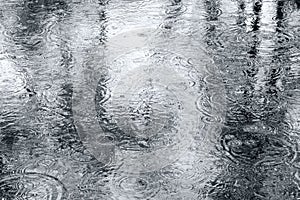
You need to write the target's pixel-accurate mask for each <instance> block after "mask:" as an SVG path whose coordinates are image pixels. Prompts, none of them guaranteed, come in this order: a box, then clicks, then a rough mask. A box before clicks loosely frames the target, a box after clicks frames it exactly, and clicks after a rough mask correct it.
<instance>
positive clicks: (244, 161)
mask: <svg viewBox="0 0 300 200" xmlns="http://www.w3.org/2000/svg"><path fill="white" fill-rule="evenodd" d="M206 2H207V1H206ZM211 5H216V2H215V1H210V2H209V3H207V4H206V6H205V7H206V11H207V14H208V17H207V21H208V22H210V21H216V20H218V18H217V17H215V16H214V15H213V13H214V12H211V11H212V10H214V9H216V7H214V8H209V7H210V6H211ZM238 6H239V16H238V19H237V24H238V25H239V26H240V27H241V28H245V20H246V19H245V17H244V12H245V2H244V1H239V4H238ZM261 8H262V2H261V1H256V3H255V4H254V6H253V12H254V15H255V18H254V20H253V22H252V32H253V33H254V36H253V40H252V45H251V50H250V51H249V52H247V53H248V56H249V57H250V58H251V59H256V57H257V53H258V51H257V48H258V45H259V42H258V36H257V34H258V33H256V32H258V30H259V28H260V15H261ZM210 26H212V24H210ZM216 29H217V28H216V27H214V30H216ZM243 31H246V30H243ZM215 35H217V34H212V32H211V30H208V33H207V36H208V37H207V38H209V39H211V40H212V41H214V37H215ZM233 36H234V35H233ZM228 48H230V47H228ZM223 64H226V63H223ZM228 65H230V63H228ZM230 67H231V68H232V69H231V70H240V69H238V68H237V69H235V67H241V66H230ZM256 67H257V66H252V68H256ZM256 71H257V70H255V69H253V70H252V69H247V70H246V72H247V74H248V78H249V77H250V79H251V77H254V76H255V74H256V73H257V72H256ZM224 78H225V77H224ZM225 79H226V78H225ZM226 82H227V81H226ZM249 84H250V86H247V85H249ZM239 85H240V86H243V87H248V89H247V92H246V91H245V93H244V94H243V95H242V96H241V98H242V99H238V97H236V99H235V100H236V102H239V103H237V104H233V105H231V106H230V108H229V109H232V110H234V112H231V113H229V114H228V115H227V116H226V118H225V125H226V128H223V130H222V132H221V135H220V141H221V146H222V148H223V150H222V151H223V152H224V155H223V156H224V157H223V158H221V159H222V160H223V161H225V163H229V164H228V169H226V170H225V171H224V173H223V174H220V175H219V176H218V177H217V178H216V179H215V180H214V181H212V182H210V185H208V186H207V188H206V190H205V192H206V194H205V196H206V197H207V196H208V197H210V198H212V199H214V200H240V199H243V200H253V199H255V200H258V199H264V194H262V193H260V189H261V188H262V187H263V180H264V179H265V175H264V173H261V171H260V169H259V168H258V167H256V166H255V163H256V162H257V161H258V160H259V159H260V157H261V156H262V154H263V153H264V148H267V147H268V141H267V140H268V139H267V136H265V135H264V134H261V133H256V132H250V131H244V130H243V128H244V126H247V125H250V126H251V125H252V124H254V121H255V119H256V115H255V114H254V113H252V112H253V111H251V109H248V108H249V107H250V106H249V102H248V101H243V99H250V100H249V101H252V100H251V98H253V83H252V81H250V82H249V81H247V80H245V81H243V82H241V81H240V80H236V81H234V82H232V83H230V82H228V83H227V87H228V91H227V93H229V94H230V93H232V92H230V91H229V90H231V88H232V87H233V88H235V87H238V86H239ZM253 101H255V99H253ZM250 108H251V107H250ZM231 119H235V120H231ZM228 154H229V155H228ZM225 163H224V164H225Z"/></svg>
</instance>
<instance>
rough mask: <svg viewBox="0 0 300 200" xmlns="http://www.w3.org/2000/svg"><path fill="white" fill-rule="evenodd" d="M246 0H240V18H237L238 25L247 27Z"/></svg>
mask: <svg viewBox="0 0 300 200" xmlns="http://www.w3.org/2000/svg"><path fill="white" fill-rule="evenodd" d="M245 8H246V5H245V1H242V0H241V1H239V6H238V14H239V15H238V19H237V22H236V23H237V25H239V26H240V27H243V28H244V27H245V26H246V22H245V20H246V17H245Z"/></svg>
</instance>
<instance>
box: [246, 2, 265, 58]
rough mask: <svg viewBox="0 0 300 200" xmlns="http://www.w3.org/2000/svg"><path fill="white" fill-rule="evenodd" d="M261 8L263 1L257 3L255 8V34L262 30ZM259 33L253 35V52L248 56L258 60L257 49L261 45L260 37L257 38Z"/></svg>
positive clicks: (253, 23)
mask: <svg viewBox="0 0 300 200" xmlns="http://www.w3.org/2000/svg"><path fill="white" fill-rule="evenodd" d="M261 7H262V2H261V1H257V2H255V3H254V6H253V11H254V15H255V17H254V20H253V22H252V31H253V32H257V31H258V30H259V28H260V13H261ZM257 34H258V33H255V34H254V35H253V44H252V45H251V50H250V51H249V52H248V54H249V55H250V58H256V57H257V53H258V50H257V47H258V45H259V41H258V37H257Z"/></svg>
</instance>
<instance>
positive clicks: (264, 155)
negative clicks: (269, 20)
mask: <svg viewBox="0 0 300 200" xmlns="http://www.w3.org/2000/svg"><path fill="white" fill-rule="evenodd" d="M238 6H239V7H238V10H239V16H238V18H237V24H238V25H239V26H240V27H241V28H245V23H244V20H246V18H245V17H244V16H245V14H244V11H245V7H246V4H245V2H244V1H239V2H238ZM262 6H263V2H262V1H255V2H254V4H253V16H254V17H253V18H252V21H251V28H252V30H251V32H252V33H253V35H252V38H251V39H252V40H250V41H248V42H249V43H250V44H249V45H250V51H247V54H244V51H245V50H243V48H242V45H243V44H241V52H240V54H239V55H238V56H239V59H240V58H241V57H244V58H245V59H247V57H248V56H249V57H248V59H253V62H254V63H257V64H255V65H252V66H251V68H252V69H251V68H250V67H248V69H247V68H246V69H245V71H244V72H245V73H246V74H247V76H246V79H248V80H251V81H250V82H248V81H246V80H240V77H237V78H234V77H232V76H231V74H228V75H227V74H226V73H225V76H224V77H223V79H224V82H226V88H227V90H228V91H227V96H228V97H229V98H230V100H229V105H228V114H227V116H226V120H225V127H224V128H223V130H222V133H221V135H220V145H221V147H220V149H221V152H223V153H222V158H221V160H223V162H224V165H225V163H227V167H226V170H224V172H223V174H220V175H219V176H218V177H217V179H215V180H214V181H212V182H211V183H210V185H208V187H207V188H206V196H207V197H210V198H212V199H216V200H225V199H228V200H229V199H230V200H239V199H245V200H247V199H249V200H250V199H251V200H252V199H256V200H258V199H269V198H271V199H284V198H285V199H295V198H298V197H299V193H298V192H297V191H298V189H297V184H295V183H294V181H293V177H292V176H291V175H288V174H293V173H294V171H295V170H294V169H292V168H291V167H289V165H288V163H289V162H290V161H291V160H292V159H293V156H294V155H295V152H293V151H294V150H293V149H294V146H295V141H294V139H293V138H292V137H291V136H290V132H291V129H290V127H289V125H288V122H287V121H286V119H285V117H286V113H287V109H286V107H285V105H286V104H287V100H286V99H285V97H284V96H283V94H282V91H283V90H288V86H287V85H285V84H283V82H284V81H283V79H282V78H283V77H284V73H285V72H286V70H285V69H284V68H285V66H288V65H289V63H288V62H289V59H288V55H289V44H288V43H287V44H283V43H282V38H281V37H282V34H285V33H286V32H287V29H288V28H289V27H288V24H287V23H286V21H287V20H286V17H287V16H288V13H286V11H287V10H288V9H286V8H285V6H286V1H277V5H276V16H275V19H276V27H275V32H274V35H275V38H274V44H268V45H270V46H267V48H266V49H267V50H268V51H267V52H268V54H267V55H261V54H260V53H259V51H258V49H259V48H260V49H261V48H262V47H261V46H260V40H263V38H262V36H261V33H263V31H264V30H260V28H261V24H260V20H261V17H260V15H261V14H262ZM207 13H208V15H210V11H209V10H207ZM207 19H208V21H211V20H212V19H213V20H217V18H215V17H213V16H210V17H208V18H207ZM215 29H216V28H215ZM227 31H230V30H227ZM209 36H212V34H210V33H209ZM232 37H235V33H232ZM212 40H215V38H213V39H212ZM271 45H272V46H271ZM227 48H239V45H237V47H236V46H232V47H231V46H230V45H229V46H228V47H227ZM269 49H271V51H269ZM265 56H268V57H271V58H272V60H271V61H270V62H266V61H264V60H263V58H264V57H265ZM216 59H221V58H218V56H216ZM222 59H224V58H222ZM233 59H237V58H233ZM217 63H218V62H217ZM222 64H223V65H226V64H227V65H230V67H229V69H227V71H229V70H232V71H233V70H237V71H239V70H241V68H242V66H239V65H233V64H231V63H230V60H229V59H228V60H225V59H224V60H223V62H222ZM262 64H263V65H266V66H264V68H263V69H266V71H267V72H268V73H265V74H264V75H263V77H262V78H261V79H262V80H263V82H262V83H263V86H262V87H260V88H259V89H258V87H257V84H258V82H257V83H255V81H257V78H256V77H257V76H258V68H259V67H260V68H261V65H262ZM221 67H222V66H221ZM259 76H261V75H259ZM227 78H228V79H229V80H226V79H227ZM232 79H233V80H232ZM260 84H261V83H260ZM237 88H247V89H246V90H242V91H243V93H242V94H241V95H237V94H235V91H234V90H236V89H237ZM280 174H284V175H283V176H286V177H287V178H286V179H285V180H280V178H278V176H279V175H280ZM279 182H280V183H279ZM282 185H283V186H282ZM275 191H276V192H275Z"/></svg>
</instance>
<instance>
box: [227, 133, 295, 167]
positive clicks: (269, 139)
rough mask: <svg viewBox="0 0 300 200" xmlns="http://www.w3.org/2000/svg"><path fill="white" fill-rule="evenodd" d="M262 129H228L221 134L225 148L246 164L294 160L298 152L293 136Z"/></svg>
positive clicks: (231, 155) (269, 163) (237, 159)
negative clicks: (267, 131)
mask: <svg viewBox="0 0 300 200" xmlns="http://www.w3.org/2000/svg"><path fill="white" fill-rule="evenodd" d="M246 130H250V129H249V128H248V129H246ZM261 131H263V132H260V131H258V130H256V131H255V132H253V131H251V132H248V131H243V130H227V131H225V132H224V133H223V134H222V136H221V144H222V146H223V150H224V151H226V152H227V153H228V155H229V158H230V159H232V160H233V161H234V162H238V163H244V164H255V165H278V164H282V163H285V162H290V161H292V160H293V158H294V157H295V154H296V152H295V144H294V142H293V140H291V138H289V137H287V136H284V135H277V134H272V133H266V132H265V131H266V129H264V130H261Z"/></svg>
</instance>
